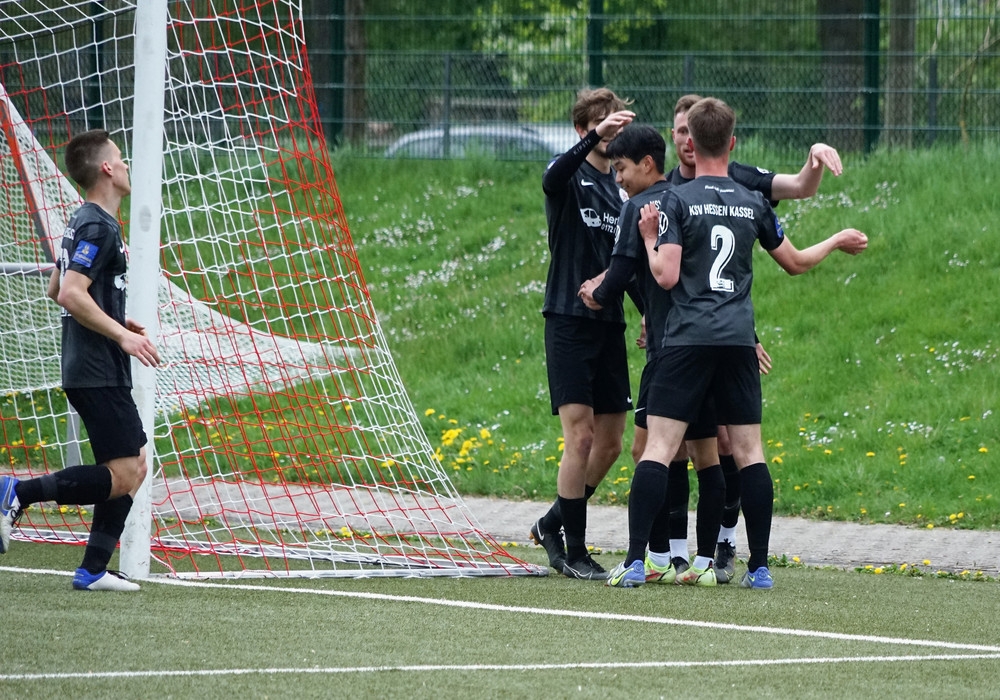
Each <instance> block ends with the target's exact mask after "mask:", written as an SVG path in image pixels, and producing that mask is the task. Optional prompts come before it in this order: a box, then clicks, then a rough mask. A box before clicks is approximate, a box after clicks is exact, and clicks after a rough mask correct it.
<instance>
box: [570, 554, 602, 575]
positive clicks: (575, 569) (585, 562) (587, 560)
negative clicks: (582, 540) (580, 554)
mask: <svg viewBox="0 0 1000 700" xmlns="http://www.w3.org/2000/svg"><path fill="white" fill-rule="evenodd" d="M562 572H563V573H564V574H565V575H566V576H569V577H570V578H578V579H582V580H584V581H604V580H606V579H607V578H608V572H607V571H605V569H604V567H603V566H601V565H600V564H598V563H597V562H596V561H594V559H593V558H592V557H591V556H590V555H589V554H588V555H587V556H585V557H584V558H583V559H579V560H577V561H574V562H569V561H567V562H566V563H565V564H563V568H562Z"/></svg>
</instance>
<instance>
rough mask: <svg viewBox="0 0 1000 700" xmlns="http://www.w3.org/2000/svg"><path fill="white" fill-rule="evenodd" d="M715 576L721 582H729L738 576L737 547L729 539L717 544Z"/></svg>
mask: <svg viewBox="0 0 1000 700" xmlns="http://www.w3.org/2000/svg"><path fill="white" fill-rule="evenodd" d="M714 568H715V578H716V580H717V581H718V582H719V583H729V582H730V581H732V580H733V577H734V576H736V547H734V546H733V545H731V544H730V543H729V542H727V541H722V542H719V543H718V544H717V545H716V546H715V564H714Z"/></svg>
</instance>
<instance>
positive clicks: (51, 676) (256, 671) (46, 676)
mask: <svg viewBox="0 0 1000 700" xmlns="http://www.w3.org/2000/svg"><path fill="white" fill-rule="evenodd" d="M969 659H1000V654H930V655H927V656H920V655H909V656H845V657H839V658H838V657H818V658H805V659H749V660H746V661H622V662H603V663H586V662H581V663H574V664H509V665H501V664H469V665H459V664H454V665H445V664H440V665H432V664H427V665H421V666H357V667H350V666H341V667H332V668H315V667H308V668H219V669H203V670H191V671H166V670H164V671H106V672H97V673H23V674H10V675H3V674H0V681H42V680H67V679H91V678H93V679H95V680H106V679H109V678H176V677H192V676H250V675H261V676H276V675H283V674H286V675H293V674H294V675H316V674H330V675H333V674H344V673H385V672H398V671H407V672H410V673H413V672H418V673H431V672H435V673H437V672H441V671H459V672H468V671H505V672H506V671H561V670H567V669H608V670H615V669H622V668H643V669H649V668H697V667H700V668H704V667H730V668H732V667H738V668H749V667H754V666H794V665H796V664H844V663H852V664H854V663H863V662H878V663H884V662H892V661H968V660H969Z"/></svg>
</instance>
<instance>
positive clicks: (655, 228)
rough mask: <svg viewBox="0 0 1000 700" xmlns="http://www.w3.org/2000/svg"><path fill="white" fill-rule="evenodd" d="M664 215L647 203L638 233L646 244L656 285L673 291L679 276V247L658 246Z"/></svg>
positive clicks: (668, 244)
mask: <svg viewBox="0 0 1000 700" xmlns="http://www.w3.org/2000/svg"><path fill="white" fill-rule="evenodd" d="M666 221H667V218H666V214H661V213H660V210H659V209H657V208H656V205H654V204H652V203H649V204H647V205H645V206H644V207H643V208H642V214H641V215H640V217H639V232H640V233H641V234H642V240H643V242H644V243H645V244H646V256H647V257H648V258H649V271H650V272H651V273H652V275H653V278H654V279H655V280H656V283H657V284H658V285H660V286H661V287H663V288H664V289H673V287H674V285H675V284H677V280H678V279H680V275H681V247H680V246H679V245H677V244H674V243H664V244H663V245H660V243H659V239H660V232H661V231H664V230H666Z"/></svg>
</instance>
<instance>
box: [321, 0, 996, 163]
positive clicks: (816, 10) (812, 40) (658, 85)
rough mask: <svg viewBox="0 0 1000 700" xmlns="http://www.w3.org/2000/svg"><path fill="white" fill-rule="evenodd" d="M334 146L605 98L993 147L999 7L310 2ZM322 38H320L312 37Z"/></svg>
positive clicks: (860, 139) (782, 130) (845, 132)
mask: <svg viewBox="0 0 1000 700" xmlns="http://www.w3.org/2000/svg"><path fill="white" fill-rule="evenodd" d="M306 12H307V14H306V20H307V21H306V27H307V38H308V40H309V45H310V59H311V66H312V70H313V74H314V81H315V85H316V90H317V95H318V98H319V103H320V110H321V114H322V119H323V121H324V124H325V127H326V129H327V133H328V134H329V135H330V136H331V137H332V138H335V139H337V140H338V141H340V142H347V143H351V144H353V146H354V147H355V148H358V149H362V150H367V151H369V152H376V153H379V152H381V149H383V148H385V147H386V146H388V145H389V144H391V143H392V142H393V141H394V140H396V139H398V138H400V137H401V136H403V135H405V134H407V133H408V132H412V131H414V130H418V129H422V128H430V127H445V133H446V134H447V133H448V132H449V131H451V130H452V129H453V128H455V127H456V126H457V125H470V124H477V125H480V128H484V126H488V125H504V124H507V123H511V122H513V123H519V124H522V125H523V124H528V125H531V124H551V123H561V124H568V119H569V117H568V112H569V107H570V105H571V104H572V102H573V99H574V95H575V92H576V91H577V90H578V89H580V88H581V87H585V86H588V85H590V86H597V85H607V86H608V87H611V88H612V89H614V90H615V91H616V92H618V94H620V95H622V96H626V97H629V98H631V99H633V100H634V109H635V111H636V112H637V113H638V114H639V116H640V118H641V119H642V120H643V121H647V122H651V123H653V124H655V125H657V126H659V127H661V128H665V127H668V126H669V125H670V124H671V123H672V118H673V117H672V110H673V105H674V102H675V101H676V99H677V98H678V97H679V96H680V95H682V94H685V93H689V92H697V93H699V94H702V95H713V96H717V97H720V98H722V99H724V100H726V101H727V102H729V103H730V104H731V105H732V106H733V107H734V108H735V109H736V111H737V115H738V126H737V128H738V133H739V135H740V137H741V139H742V141H743V142H744V143H746V142H748V141H749V142H750V143H759V144H761V145H762V146H764V147H768V148H774V147H792V148H796V149H798V148H800V147H808V145H809V144H811V143H814V142H816V141H826V142H829V143H832V144H835V145H837V147H838V148H840V149H841V150H844V151H867V150H870V149H872V148H875V147H879V146H882V145H889V146H902V147H923V146H927V145H930V144H933V143H936V142H956V141H959V140H963V141H970V142H975V141H981V140H983V139H986V138H992V137H993V136H994V134H995V132H996V126H995V125H996V124H997V123H998V120H1000V61H998V58H1000V56H998V42H1000V35H998V30H1000V27H998V24H997V22H998V15H1000V2H997V1H996V0H992V1H987V0H882V1H881V2H879V0H785V1H781V0H755V2H752V3H750V2H745V3H732V2H728V1H723V0H644V1H641V2H640V1H638V0H547V1H546V0H521V1H519V2H513V1H512V0H491V1H489V2H486V1H479V0H463V1H461V2H459V1H458V0H436V1H435V2H431V1H430V0H423V1H412V0H411V1H404V0H314V1H313V2H312V3H311V4H308V5H307V8H306ZM310 34H311V36H310Z"/></svg>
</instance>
